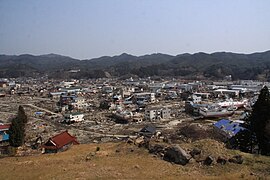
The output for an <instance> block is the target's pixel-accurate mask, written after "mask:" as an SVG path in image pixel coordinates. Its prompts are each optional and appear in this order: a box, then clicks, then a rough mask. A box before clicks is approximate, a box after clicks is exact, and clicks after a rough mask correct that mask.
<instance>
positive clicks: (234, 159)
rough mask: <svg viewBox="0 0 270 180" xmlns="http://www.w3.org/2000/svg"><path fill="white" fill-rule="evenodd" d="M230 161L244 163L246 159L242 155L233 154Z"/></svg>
mask: <svg viewBox="0 0 270 180" xmlns="http://www.w3.org/2000/svg"><path fill="white" fill-rule="evenodd" d="M229 162H230V163H235V164H242V163H243V162H244V159H243V157H242V156H241V155H236V156H233V157H232V158H230V159H229Z"/></svg>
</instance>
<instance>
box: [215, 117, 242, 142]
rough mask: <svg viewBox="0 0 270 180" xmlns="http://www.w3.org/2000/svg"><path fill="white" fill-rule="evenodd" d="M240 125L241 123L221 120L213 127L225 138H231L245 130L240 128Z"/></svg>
mask: <svg viewBox="0 0 270 180" xmlns="http://www.w3.org/2000/svg"><path fill="white" fill-rule="evenodd" d="M241 124H243V121H231V120H228V119H221V120H220V121H218V122H216V123H215V124H214V127H216V128H217V129H219V130H220V131H221V133H222V134H224V135H225V136H226V137H228V138H231V137H233V136H235V135H236V134H237V133H238V132H240V131H241V130H244V129H245V128H244V127H242V126H241Z"/></svg>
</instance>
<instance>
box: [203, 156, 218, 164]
mask: <svg viewBox="0 0 270 180" xmlns="http://www.w3.org/2000/svg"><path fill="white" fill-rule="evenodd" d="M214 161H215V159H214V157H212V156H207V157H206V159H205V160H204V161H203V164H204V165H207V166H210V165H211V164H212V163H213V162H214Z"/></svg>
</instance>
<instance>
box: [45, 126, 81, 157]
mask: <svg viewBox="0 0 270 180" xmlns="http://www.w3.org/2000/svg"><path fill="white" fill-rule="evenodd" d="M77 144H79V142H78V141H77V140H76V138H75V137H74V136H72V135H70V134H69V133H68V131H64V132H62V133H60V134H57V135H55V136H53V137H51V138H50V139H49V140H48V141H47V142H46V143H45V144H44V145H42V151H43V152H44V153H57V152H62V151H65V150H67V149H68V148H69V147H70V146H72V145H77Z"/></svg>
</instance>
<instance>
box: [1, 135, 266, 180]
mask: <svg viewBox="0 0 270 180" xmlns="http://www.w3.org/2000/svg"><path fill="white" fill-rule="evenodd" d="M97 147H99V148H100V150H99V151H98V152H96V154H95V151H96V149H97ZM181 147H183V148H184V149H186V150H188V149H191V148H193V147H198V148H200V149H202V151H203V152H204V153H205V154H209V155H212V156H214V157H216V156H217V155H222V156H227V157H229V156H233V155H236V154H238V155H239V154H240V155H242V156H243V158H244V162H243V164H234V163H229V162H228V163H226V164H225V165H221V164H214V165H212V166H206V165H202V164H200V163H197V162H193V163H188V164H187V165H185V166H181V165H177V164H173V163H170V162H167V161H164V160H162V159H160V158H158V157H156V156H155V155H153V154H149V153H148V151H147V150H146V149H144V148H138V147H137V146H135V145H131V144H127V143H103V144H83V145H77V146H72V147H71V149H69V150H68V151H65V152H62V153H57V154H43V155H35V156H25V157H7V158H2V159H0V162H1V164H3V166H2V167H1V168H0V174H1V178H0V179H18V177H20V179H179V178H181V179H183V178H184V179H185V178H189V179H190V178H192V179H209V178H211V179H212V178H214V179H217V178H218V179H220V178H221V179H236V178H237V179H238V178H244V179H255V178H256V179H257V178H266V179H267V178H270V157H265V156H260V155H252V154H246V153H242V152H239V151H234V150H228V149H226V148H224V146H223V145H222V144H221V143H218V142H217V141H214V140H208V139H204V140H200V141H195V142H193V143H189V144H181Z"/></svg>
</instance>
